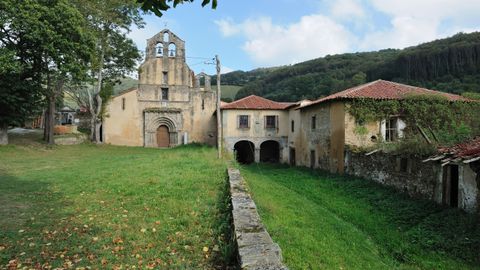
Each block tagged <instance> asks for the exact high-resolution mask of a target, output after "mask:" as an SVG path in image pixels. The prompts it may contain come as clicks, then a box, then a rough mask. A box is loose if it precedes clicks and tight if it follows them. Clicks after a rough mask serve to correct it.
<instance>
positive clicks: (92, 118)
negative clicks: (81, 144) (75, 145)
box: [87, 89, 97, 142]
mask: <svg viewBox="0 0 480 270" xmlns="http://www.w3.org/2000/svg"><path fill="white" fill-rule="evenodd" d="M87 94H88V107H89V111H90V141H92V142H93V141H94V140H95V119H96V118H97V116H96V115H95V110H94V108H93V107H94V106H93V97H92V93H90V90H88V89H87Z"/></svg>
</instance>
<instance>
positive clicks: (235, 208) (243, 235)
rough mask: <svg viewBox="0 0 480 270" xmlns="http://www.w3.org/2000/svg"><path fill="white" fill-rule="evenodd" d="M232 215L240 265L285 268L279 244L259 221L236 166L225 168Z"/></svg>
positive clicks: (275, 268) (253, 267) (258, 267)
mask: <svg viewBox="0 0 480 270" xmlns="http://www.w3.org/2000/svg"><path fill="white" fill-rule="evenodd" d="M228 179H229V182H230V194H231V197H232V216H233V226H234V231H235V239H236V242H237V247H238V258H239V260H238V261H239V263H240V268H241V269H245V270H247V269H248V270H253V269H255V270H257V269H258V270H260V269H270V270H277V269H278V270H286V269H288V268H287V267H286V266H284V265H283V263H282V252H281V250H280V247H279V246H278V245H277V244H276V243H274V242H273V240H272V238H271V237H270V235H269V234H268V232H267V230H266V229H265V226H264V225H263V224H262V221H261V219H260V216H259V215H258V212H257V207H256V205H255V203H254V202H253V199H252V198H251V196H250V194H249V193H248V191H247V188H246V186H245V182H244V180H243V178H242V176H241V175H240V171H239V170H238V169H228Z"/></svg>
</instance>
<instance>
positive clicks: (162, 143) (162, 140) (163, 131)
mask: <svg viewBox="0 0 480 270" xmlns="http://www.w3.org/2000/svg"><path fill="white" fill-rule="evenodd" d="M157 146H158V147H162V148H166V147H169V146H170V132H169V130H168V127H167V126H165V125H161V126H159V127H158V128H157Z"/></svg>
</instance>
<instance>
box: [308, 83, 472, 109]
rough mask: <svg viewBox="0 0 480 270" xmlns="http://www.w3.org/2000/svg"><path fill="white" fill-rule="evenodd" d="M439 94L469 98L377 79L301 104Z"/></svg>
mask: <svg viewBox="0 0 480 270" xmlns="http://www.w3.org/2000/svg"><path fill="white" fill-rule="evenodd" d="M412 94H413V95H441V96H444V97H446V98H447V99H448V100H451V101H455V100H464V101H468V100H469V99H467V98H464V97H462V96H459V95H454V94H449V93H445V92H439V91H434V90H430V89H426V88H421V87H416V86H411V85H406V84H401V83H396V82H390V81H384V80H377V81H373V82H370V83H366V84H362V85H359V86H355V87H352V88H349V89H347V90H343V91H341V92H338V93H335V94H332V95H330V96H327V97H324V98H320V99H317V100H315V101H313V102H312V103H310V104H308V105H305V106H302V108H304V107H308V106H311V105H314V104H318V103H322V102H325V101H328V100H334V99H354V98H371V99H403V98H405V97H406V96H408V95H412Z"/></svg>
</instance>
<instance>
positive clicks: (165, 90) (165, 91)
mask: <svg viewBox="0 0 480 270" xmlns="http://www.w3.org/2000/svg"><path fill="white" fill-rule="evenodd" d="M162 100H168V88H162Z"/></svg>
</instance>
